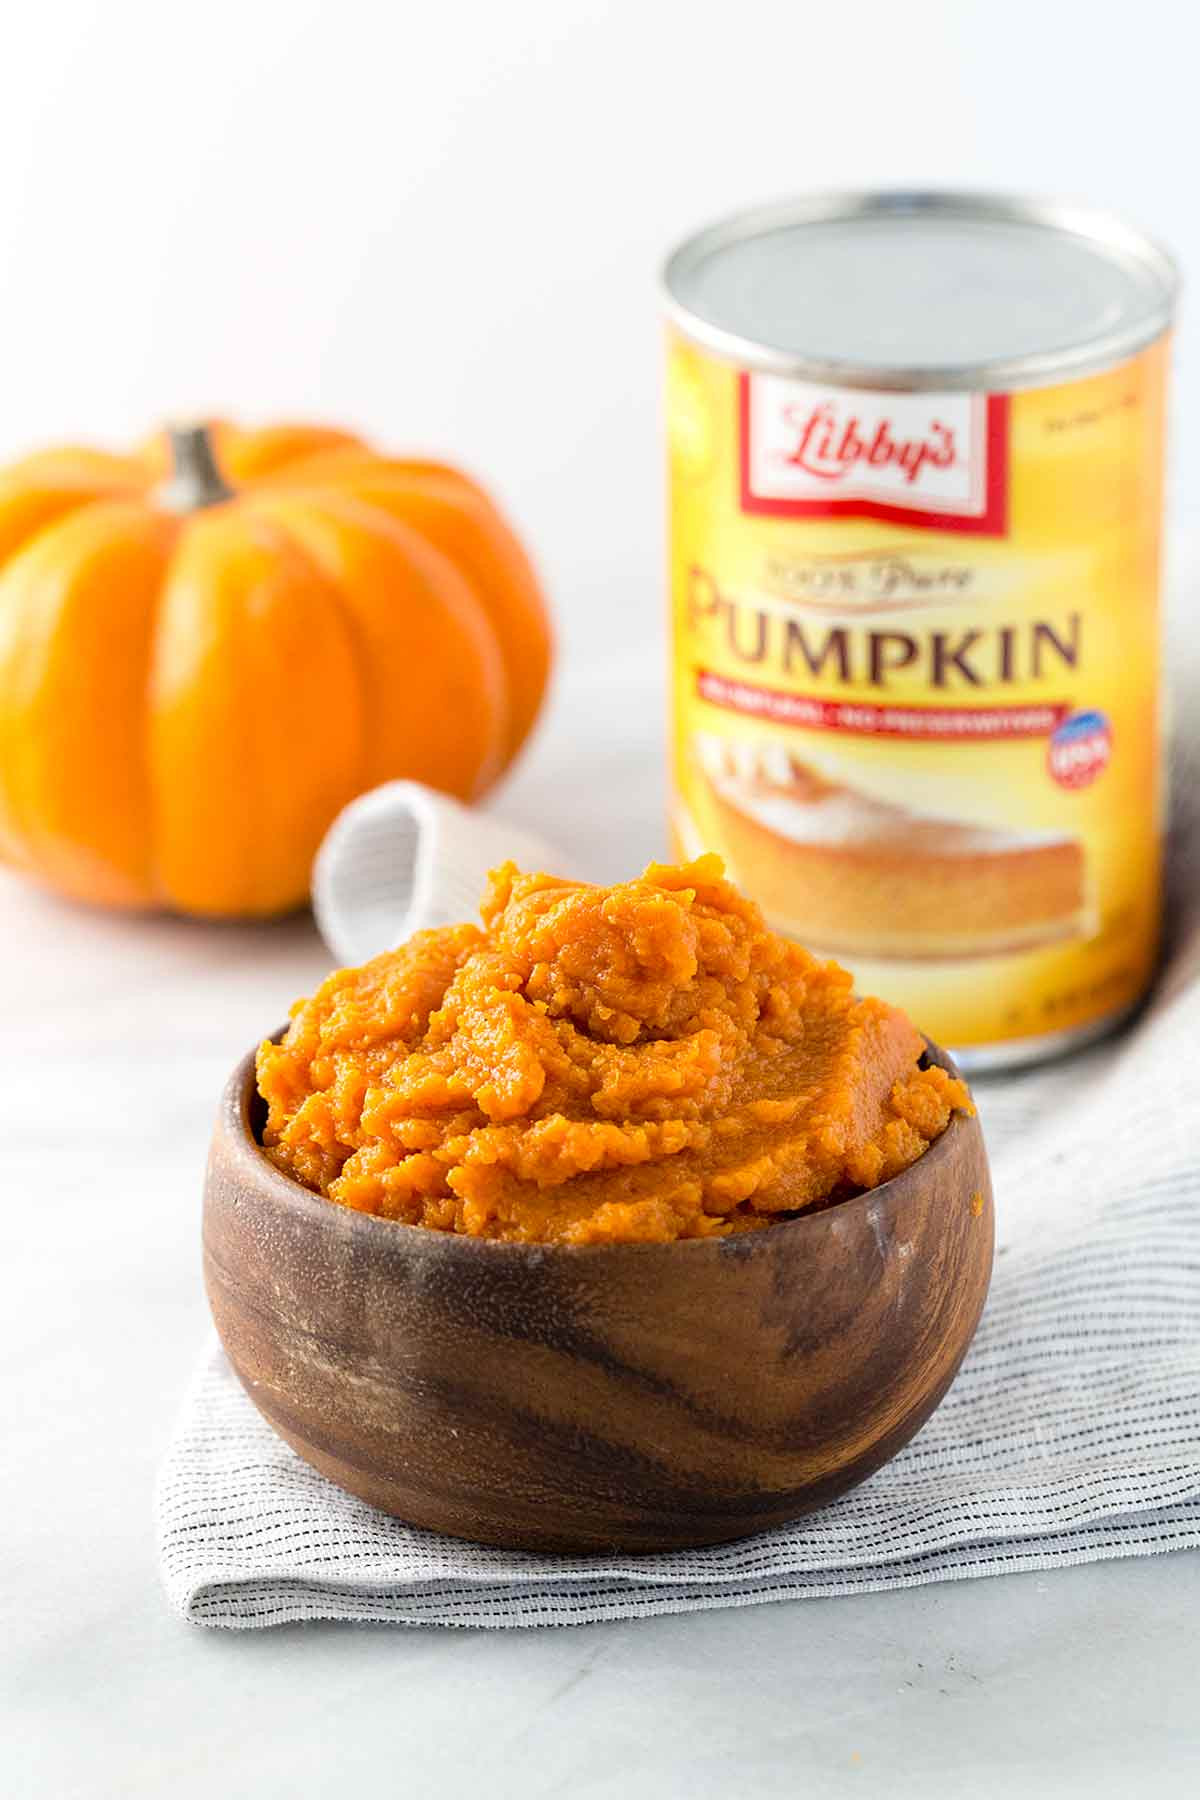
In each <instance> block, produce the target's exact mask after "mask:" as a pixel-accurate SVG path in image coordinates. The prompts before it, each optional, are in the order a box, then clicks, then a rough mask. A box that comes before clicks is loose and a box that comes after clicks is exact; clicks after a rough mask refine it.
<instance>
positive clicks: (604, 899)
mask: <svg viewBox="0 0 1200 1800" xmlns="http://www.w3.org/2000/svg"><path fill="white" fill-rule="evenodd" d="M723 873H724V871H723V868H722V865H721V862H720V860H719V859H718V858H717V857H715V856H704V857H701V858H700V860H699V861H698V862H694V863H690V864H688V865H687V866H685V867H683V868H668V867H660V866H658V865H654V866H652V867H651V868H649V869H647V870H646V873H645V874H644V875H643V876H641V878H640V879H639V880H637V881H629V882H624V883H622V884H620V885H619V886H617V887H611V888H603V887H589V886H585V885H583V884H581V883H579V882H572V881H560V880H557V879H556V878H555V877H554V876H552V875H525V874H522V873H521V872H520V870H518V869H517V868H516V867H514V865H513V864H512V863H506V864H505V865H504V866H503V868H500V869H497V870H495V871H494V872H493V874H492V876H491V878H490V887H489V891H488V894H487V896H486V898H485V900H484V904H483V908H482V918H483V928H482V929H480V928H479V927H478V926H474V925H455V926H451V927H448V928H446V929H442V930H437V931H422V932H418V933H417V935H416V936H415V937H414V938H412V939H411V941H410V942H409V943H407V944H404V945H403V946H402V947H401V948H400V949H399V950H392V951H388V952H387V953H386V954H385V955H383V956H377V957H375V958H374V960H373V961H371V962H369V963H366V964H364V966H363V967H362V968H361V969H341V970H339V971H338V972H337V973H336V974H333V975H330V976H329V978H328V980H327V981H325V982H324V983H323V985H322V986H321V987H320V988H319V989H318V991H317V992H316V993H315V994H314V995H313V997H312V998H311V999H310V1000H301V1001H299V1002H297V1004H296V1006H295V1007H293V1009H292V1022H291V1024H290V1025H289V1027H288V1029H287V1031H286V1033H285V1034H284V1037H283V1040H282V1042H280V1043H278V1044H274V1043H265V1044H263V1045H262V1047H261V1049H260V1050H259V1053H258V1085H259V1091H260V1093H261V1094H262V1096H263V1098H264V1099H265V1101H266V1102H267V1106H268V1117H267V1124H266V1129H265V1133H264V1140H263V1141H264V1143H265V1145H266V1148H267V1154H268V1155H269V1156H270V1157H271V1159H272V1161H273V1162H275V1163H276V1164H277V1166H278V1167H279V1168H280V1169H282V1170H284V1171H285V1172H286V1173H287V1174H289V1175H292V1176H294V1177H295V1178H296V1180H298V1181H301V1182H303V1183H304V1184H305V1186H307V1187H310V1188H312V1189H313V1190H314V1191H315V1192H317V1193H319V1194H325V1195H327V1196H328V1198H329V1199H330V1200H334V1201H336V1202H337V1203H338V1205H340V1206H350V1207H354V1208H356V1209H357V1210H358V1211H360V1212H370V1213H378V1214H380V1215H382V1216H383V1217H385V1218H389V1219H398V1220H401V1221H402V1222H403V1223H405V1224H408V1225H424V1226H428V1227H431V1228H432V1229H433V1230H435V1231H457V1232H464V1233H466V1234H468V1235H470V1236H472V1237H486V1238H507V1239H515V1240H519V1241H522V1242H527V1243H565V1244H594V1243H629V1242H659V1243H661V1242H665V1241H669V1240H671V1239H675V1238H695V1237H712V1236H718V1235H721V1234H724V1233H729V1232H735V1231H750V1230H755V1229H758V1228H760V1227H762V1226H765V1225H768V1224H770V1222H771V1221H772V1220H773V1219H777V1218H779V1217H780V1215H782V1214H788V1213H793V1212H796V1211H798V1210H800V1209H802V1208H804V1207H807V1206H813V1205H814V1204H816V1203H818V1202H820V1201H824V1200H828V1199H829V1198H830V1197H836V1196H837V1195H839V1194H843V1193H846V1192H849V1191H852V1190H853V1189H856V1188H864V1187H874V1186H875V1185H877V1184H878V1183H879V1182H881V1181H886V1180H887V1179H888V1177H889V1176H891V1175H895V1174H897V1173H898V1172H899V1171H900V1170H901V1169H905V1168H907V1167H908V1166H909V1164H910V1163H912V1162H915V1161H916V1159H917V1157H919V1156H920V1155H921V1154H922V1152H923V1151H924V1150H926V1149H927V1148H928V1146H929V1144H930V1143H931V1142H932V1141H933V1139H934V1138H936V1137H937V1136H938V1135H939V1134H940V1133H941V1132H943V1131H944V1130H945V1129H946V1125H947V1123H948V1122H949V1119H950V1115H951V1113H952V1112H953V1111H954V1110H955V1109H956V1108H957V1109H960V1110H963V1111H969V1110H970V1101H969V1099H968V1097H967V1092H966V1089H965V1088H964V1087H963V1085H962V1083H961V1082H959V1081H955V1080H954V1079H952V1078H951V1077H950V1076H948V1075H947V1074H945V1072H944V1071H943V1070H941V1069H936V1068H932V1069H921V1068H919V1067H918V1059H919V1057H920V1055H921V1052H922V1050H923V1048H924V1046H923V1044H922V1041H921V1038H920V1036H919V1034H918V1033H917V1031H916V1030H915V1028H914V1027H913V1026H912V1024H911V1023H910V1022H909V1020H908V1019H907V1018H906V1017H905V1015H904V1014H903V1013H902V1012H898V1011H897V1010H896V1008H895V1007H891V1006H886V1005H885V1004H884V1003H883V1001H881V1000H856V999H855V998H854V995H853V994H852V992H851V980H850V976H849V975H848V974H847V973H846V971H845V970H844V969H840V968H839V967H838V966H837V964H836V963H823V962H818V961H817V960H816V959H815V958H814V957H812V956H810V955H809V953H808V951H807V950H802V949H801V948H800V946H799V945H797V944H792V943H788V942H787V941H786V940H785V939H783V938H780V937H777V936H776V935H775V933H774V932H772V931H770V930H768V929H767V927H766V925H765V924H764V923H763V918H762V914H761V913H760V912H759V909H758V907H757V906H755V905H754V904H753V903H752V902H751V901H749V900H746V899H744V898H743V897H742V895H741V894H739V893H738V892H737V890H736V889H735V888H734V887H733V886H732V885H731V884H730V883H729V882H727V881H725V880H724V879H723Z"/></svg>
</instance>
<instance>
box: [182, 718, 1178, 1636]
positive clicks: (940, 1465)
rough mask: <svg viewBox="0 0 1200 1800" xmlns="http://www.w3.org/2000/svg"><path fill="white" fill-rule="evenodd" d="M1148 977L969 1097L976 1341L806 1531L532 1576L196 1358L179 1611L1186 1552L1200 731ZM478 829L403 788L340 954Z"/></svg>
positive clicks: (453, 881) (448, 876)
mask: <svg viewBox="0 0 1200 1800" xmlns="http://www.w3.org/2000/svg"><path fill="white" fill-rule="evenodd" d="M1175 763H1176V767H1175V777H1174V789H1175V793H1176V796H1177V801H1178V802H1179V804H1178V806H1177V814H1176V823H1175V828H1174V831H1173V833H1172V842H1171V855H1170V866H1171V906H1170V930H1169V936H1168V950H1167V960H1166V965H1165V969H1164V973H1163V976H1162V979H1161V980H1160V982H1159V985H1158V988H1157V990H1156V994H1155V996H1154V998H1153V1000H1152V1002H1151V1004H1150V1005H1149V1007H1148V1008H1147V1009H1146V1010H1145V1011H1144V1013H1143V1014H1142V1015H1141V1016H1140V1018H1139V1019H1138V1020H1137V1021H1135V1023H1134V1024H1133V1025H1132V1026H1131V1027H1130V1028H1129V1029H1128V1030H1127V1031H1126V1032H1125V1033H1124V1034H1123V1035H1122V1036H1121V1037H1119V1038H1116V1039H1114V1040H1111V1041H1109V1042H1107V1043H1105V1044H1102V1045H1099V1046H1096V1047H1094V1048H1093V1049H1091V1050H1089V1051H1087V1052H1085V1053H1084V1054H1083V1055H1082V1056H1077V1057H1075V1058H1072V1059H1069V1060H1066V1061H1063V1062H1060V1063H1056V1064H1051V1065H1049V1066H1047V1067H1046V1068H1044V1069H1040V1070H1031V1071H1028V1072H1025V1073H1022V1074H1017V1075H1013V1076H1010V1077H1007V1078H1005V1079H1003V1080H991V1081H987V1082H980V1083H977V1084H976V1099H977V1100H978V1102H979V1105H980V1111H981V1114H982V1118H983V1122H984V1128H985V1132H986V1134H987V1137H988V1141H989V1146H990V1151H991V1156H992V1163H993V1173H994V1177H995V1187H996V1199H997V1218H998V1233H999V1246H998V1256H997V1261H996V1273H995V1278H994V1282H993V1287H992V1293H991V1298H990V1300H989V1303H988V1307H987V1311H986V1313H985V1315H984V1319H983V1323H982V1325H981V1327H980V1330H979V1334H978V1336H977V1338H976V1340H975V1343H974V1345H973V1347H972V1349H971V1351H970V1353H969V1355H968V1358H967V1361H966V1363H965V1364H964V1367H963V1369H962V1372H961V1374H960V1375H959V1377H958V1380H957V1382H956V1383H955V1385H954V1387H953V1388H952V1389H951V1391H950V1393H949V1395H948V1397H947V1398H946V1400H945V1401H943V1403H942V1405H941V1407H940V1408H939V1409H938V1411H937V1412H936V1413H935V1414H934V1416H933V1418H932V1419H931V1420H930V1422H929V1423H928V1424H927V1425H926V1426H925V1428H924V1430H923V1431H922V1432H921V1433H920V1434H919V1436H918V1437H917V1438H916V1439H915V1440H914V1442H913V1443H912V1444H911V1445H910V1446H909V1447H908V1448H907V1449H906V1450H904V1451H902V1452H901V1454H900V1455H899V1456H897V1457H896V1458H895V1460H894V1461H893V1462H892V1463H890V1464H889V1465H888V1466H887V1467H886V1468H884V1469H882V1470H881V1471H880V1472H879V1473H878V1474H876V1475H874V1476H873V1477H872V1478H871V1479H870V1480H869V1481H868V1482H866V1483H865V1484H864V1485H863V1486H862V1487H860V1488H858V1489H856V1490H855V1491H854V1492H852V1493H850V1494H848V1495H846V1496H845V1497H844V1498H843V1499H841V1500H839V1501H836V1502H835V1503H834V1504H832V1505H831V1506H828V1507H827V1508H825V1509H824V1510H823V1511H822V1512H819V1513H816V1514H814V1515H812V1516H810V1517H808V1518H805V1519H801V1520H800V1521H799V1522H798V1523H796V1524H794V1525H790V1526H785V1527H782V1528H779V1529H776V1530H773V1531H768V1532H764V1533H762V1534H760V1535H758V1536H756V1537H752V1538H748V1539H745V1540H743V1541H742V1542H740V1543H735V1544H725V1545H721V1546H719V1547H717V1548H714V1549H707V1550H694V1551H681V1552H675V1553H671V1554H665V1555H659V1556H647V1557H631V1556H624V1555H616V1556H601V1557H561V1556H541V1555H530V1554H527V1553H511V1552H506V1551H503V1550H495V1549H489V1548H485V1547H483V1546H480V1545H473V1544H465V1543H461V1542H458V1541H456V1540H453V1539H450V1538H442V1537H437V1536H435V1535H433V1534H432V1533H429V1532H425V1531H418V1530H414V1529H412V1528H411V1527H409V1526H407V1525H404V1524H402V1523H401V1522H399V1521H398V1520H395V1519H391V1518H388V1517H385V1516H384V1515H383V1514H381V1513H378V1512H375V1511H374V1510H372V1508H370V1507H368V1506H366V1505H364V1504H363V1503H362V1502H361V1501H359V1500H355V1499H352V1498H351V1497H350V1496H349V1495H348V1494H344V1493H342V1492H341V1491H340V1489H338V1488H336V1487H333V1486H332V1485H331V1484H330V1483H328V1482H327V1481H325V1480H324V1479H323V1478H322V1477H321V1476H320V1475H318V1474H317V1473H316V1472H315V1471H314V1470H313V1469H310V1468H309V1467H308V1465H307V1464H305V1463H303V1462H302V1461H301V1460H300V1459H299V1458H298V1457H297V1456H295V1455H294V1454H293V1452H292V1451H291V1450H289V1449H288V1448H287V1446H286V1445H285V1444H283V1443H282V1442H281V1441H280V1440H279V1439H278V1438H277V1437H275V1435H274V1434H273V1432H272V1431H271V1430H270V1429H269V1427H268V1426H267V1425H266V1424H264V1423H263V1421H262V1420H261V1419H260V1418H259V1415H258V1414H257V1412H256V1411H255V1410H254V1408H253V1406H252V1405H251V1404H250V1402H249V1400H248V1399H247V1398H246V1397H245V1395H244V1394H243V1392H242V1390H241V1388H240V1387H239V1385H238V1383H237V1381H236V1379H235V1377H234V1376H233V1374H232V1373H231V1371H230V1369H229V1366H228V1364H227V1363H226V1361H225V1359H224V1356H223V1355H222V1353H221V1351H220V1349H219V1347H217V1346H216V1345H215V1344H214V1345H213V1347H212V1348H211V1349H210V1351H209V1353H208V1354H207V1356H206V1358H205V1361H204V1364H203V1367H202V1368H201V1370H200V1372H199V1374H198V1377H197V1379H196V1382H195V1385H194V1388H193V1390H192V1392H191V1394H190V1396H189V1397H188V1400H187V1403H186V1405H185V1408H184V1411H183V1416H182V1419H181V1421H180V1424H179V1427H178V1430H177V1433H176V1436H175V1438H174V1441H173V1443H172V1445H171V1448H170V1451H169V1454H168V1456H167V1459H166V1463H165V1466H164V1468H163V1470H162V1473H161V1478H160V1482H159V1490H158V1501H157V1521H158V1540H159V1551H160V1557H161V1565H162V1571H163V1576H164V1580H165V1583H166V1588H167V1593H168V1595H169V1598H170V1601H171V1604H172V1605H173V1606H174V1607H175V1608H176V1610H177V1611H178V1612H180V1613H181V1614H182V1615H183V1616H184V1617H185V1618H187V1619H189V1620H191V1621H193V1622H194V1623H196V1624H200V1625H224V1626H238V1627H248V1626H258V1625H277V1624H284V1623H286V1622H289V1621H293V1620H297V1619H318V1618H321V1619H374V1620H391V1621H394V1622H397V1623H402V1624H442V1625H489V1626H516V1625H548V1624H573V1623H579V1622H583V1621H588V1620H597V1619H605V1618H620V1617H630V1616H643V1615H648V1614H652V1613H662V1612H686V1611H691V1610H695V1609H698V1608H704V1607H714V1606H740V1605H749V1604H753V1603H757V1602H760V1601H765V1600H780V1599H786V1598H799V1597H804V1596H809V1595H831V1594H846V1593H855V1592H860V1591H862V1590H866V1589H876V1588H891V1587H909V1586H913V1585H916V1584H918V1583H923V1582H929V1581H938V1580H946V1579H950V1578H953V1577H967V1576H976V1575H989V1574H993V1573H996V1572H999V1571H1002V1570H1008V1569H1048V1568H1052V1567H1054V1566H1056V1565H1058V1564H1061V1563H1079V1562H1091V1561H1096V1560H1100V1559H1102V1558H1106V1557H1114V1556H1134V1555H1147V1554H1150V1553H1152V1552H1157V1551H1165V1550H1172V1549H1178V1548H1182V1547H1184V1546H1198V1545H1200V1148H1198V1145H1197V1131H1196V1127H1197V1121H1198V1118H1200V1110H1198V1108H1197V1104H1196V1089H1197V1073H1196V1065H1197V1052H1198V1051H1200V728H1197V727H1196V726H1193V725H1190V724H1189V727H1188V730H1187V731H1186V732H1181V733H1180V735H1179V737H1178V740H1177V743H1176V749H1175ZM510 855H516V856H518V857H522V856H525V857H528V858H530V859H531V860H532V861H533V862H534V863H536V864H540V865H542V866H549V867H551V868H556V867H559V863H558V859H556V858H555V856H554V853H553V852H552V851H549V850H547V849H546V848H545V846H542V845H539V844H537V843H536V841H533V840H530V839H529V838H528V837H525V836H523V835H522V834H519V833H516V832H514V831H511V830H509V829H508V828H507V827H505V826H502V825H500V824H498V823H497V822H496V821H495V820H494V819H492V818H489V817H484V816H479V815H475V814H472V813H469V812H467V811H466V810H465V809H464V808H462V807H460V806H457V805H456V804H455V803H454V802H452V801H448V800H445V799H443V798H441V797H440V796H435V795H432V794H429V793H428V792H426V791H424V790H422V789H420V788H415V787H413V786H412V785H411V784H406V783H400V784H394V785H392V786H389V787H386V788H381V789H379V790H377V791H376V792H375V793H373V794H369V795H367V796H366V797H365V798H364V799H362V800H360V801H358V802H356V804H355V805H354V806H352V807H351V808H349V809H348V811H347V812H346V813H344V814H343V815H342V817H341V819H340V820H339V821H338V822H337V823H336V824H335V826H334V827H333V830H332V831H331V833H330V836H329V839H328V841H327V843H326V845H325V847H324V849H323V850H322V853H321V857H320V859H319V862H318V865H317V869H316V877H315V895H314V900H315V906H316V912H317V918H318V920H319V922H320V924H321V928H322V930H323V932H324V934H325V936H326V938H327V940H328V942H329V944H330V947H331V949H332V950H333V951H334V953H335V955H337V956H338V957H339V958H340V959H342V960H346V961H351V960H361V959H362V958H364V957H365V956H368V955H370V954H371V953H372V952H374V951H376V950H379V949H381V948H384V947H386V946H387V945H389V944H390V943H393V942H395V941H396V940H397V939H398V938H401V937H403V936H405V935H406V934H407V933H408V932H410V931H412V930H413V929H415V928H416V927H417V926H419V925H422V924H435V923H443V922H446V921H449V920H454V919H459V918H465V917H469V916H471V915H472V914H473V912H474V909H475V907H476V905H477V901H478V895H479V892H480V888H481V885H482V881H481V878H482V875H483V872H484V871H485V870H486V869H487V867H488V866H489V865H490V864H491V863H492V862H494V861H496V860H499V859H502V858H503V857H505V856H510Z"/></svg>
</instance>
